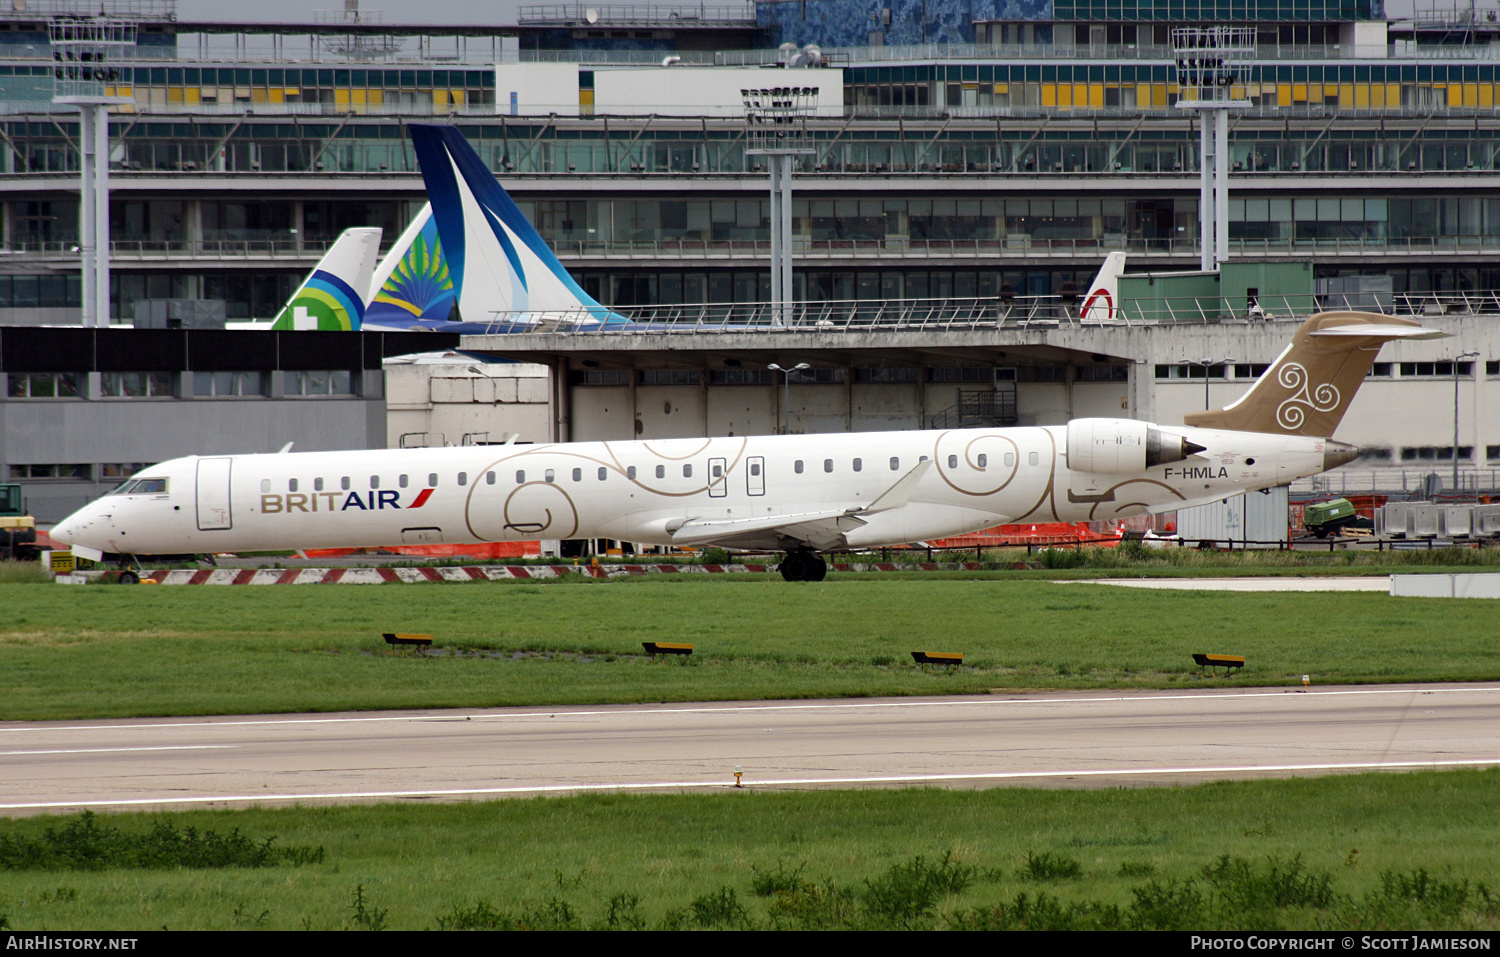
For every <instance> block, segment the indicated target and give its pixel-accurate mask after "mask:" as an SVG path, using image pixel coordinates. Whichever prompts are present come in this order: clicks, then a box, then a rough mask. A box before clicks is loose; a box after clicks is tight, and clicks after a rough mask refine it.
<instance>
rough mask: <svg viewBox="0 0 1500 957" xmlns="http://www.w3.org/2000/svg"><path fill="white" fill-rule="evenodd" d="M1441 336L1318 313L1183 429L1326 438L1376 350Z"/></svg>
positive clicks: (1359, 315) (1390, 321) (1389, 322)
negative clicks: (1250, 377) (1254, 375)
mask: <svg viewBox="0 0 1500 957" xmlns="http://www.w3.org/2000/svg"><path fill="white" fill-rule="evenodd" d="M1446 335H1447V333H1443V332H1438V331H1436V330H1433V329H1427V328H1424V327H1423V326H1421V325H1419V324H1418V323H1415V322H1412V321H1411V320H1409V319H1400V318H1397V317H1395V316H1382V315H1377V314H1375V313H1369V312H1320V313H1318V314H1317V315H1315V316H1313V317H1312V318H1311V319H1309V320H1307V321H1306V322H1304V323H1303V324H1302V326H1301V328H1299V329H1298V330H1297V332H1296V334H1295V335H1294V336H1292V341H1291V344H1290V345H1288V346H1287V347H1286V348H1285V349H1284V350H1282V353H1281V355H1279V356H1277V357H1276V361H1275V362H1273V363H1271V365H1270V367H1269V368H1268V369H1266V371H1265V372H1264V373H1263V374H1262V375H1261V377H1260V378H1259V379H1256V380H1255V384H1254V385H1252V386H1251V387H1250V391H1248V392H1246V393H1245V394H1244V395H1242V396H1240V397H1239V398H1238V399H1236V400H1235V401H1234V402H1232V403H1230V404H1229V405H1227V406H1225V407H1224V408H1222V409H1216V410H1213V411H1211V412H1191V413H1189V414H1187V415H1185V416H1183V422H1184V423H1185V424H1187V425H1191V426H1198V427H1201V428H1206V429H1229V430H1233V431H1236V432H1270V433H1279V434H1284V435H1306V436H1318V437H1322V438H1328V437H1331V436H1332V435H1333V432H1334V430H1335V429H1337V428H1338V425H1339V422H1340V421H1341V420H1342V419H1343V418H1344V411H1345V410H1346V409H1348V408H1349V403H1350V402H1351V401H1352V400H1353V399H1354V394H1355V393H1356V392H1358V391H1359V387H1360V385H1361V384H1362V383H1363V382H1364V380H1365V376H1367V375H1369V373H1370V366H1371V364H1372V363H1374V361H1375V356H1376V355H1377V354H1379V352H1380V347H1381V346H1382V345H1384V344H1385V343H1387V342H1390V341H1391V340H1393V339H1438V338H1443V337H1445V336H1446Z"/></svg>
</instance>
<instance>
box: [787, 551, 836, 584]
mask: <svg viewBox="0 0 1500 957" xmlns="http://www.w3.org/2000/svg"><path fill="white" fill-rule="evenodd" d="M780 570H781V577H782V578H785V579H786V580H787V581H789V582H820V581H822V580H823V578H824V577H825V576H826V575H827V574H828V563H827V562H826V561H824V560H823V556H822V555H819V554H818V553H817V552H814V551H809V550H808V549H805V548H799V549H796V550H794V551H790V552H787V553H786V557H785V558H783V559H782V560H781V566H780Z"/></svg>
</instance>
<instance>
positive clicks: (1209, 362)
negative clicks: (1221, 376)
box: [1187, 358, 1234, 412]
mask: <svg viewBox="0 0 1500 957" xmlns="http://www.w3.org/2000/svg"><path fill="white" fill-rule="evenodd" d="M1187 361H1188V362H1190V363H1191V364H1193V365H1195V366H1202V367H1203V411H1205V412H1207V411H1208V370H1209V369H1211V368H1213V367H1214V366H1224V367H1225V369H1226V375H1225V377H1226V378H1227V377H1228V375H1227V370H1228V367H1229V364H1230V363H1231V362H1233V361H1234V359H1233V358H1229V359H1189V360H1187Z"/></svg>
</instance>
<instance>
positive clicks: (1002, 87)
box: [995, 83, 1010, 95]
mask: <svg viewBox="0 0 1500 957" xmlns="http://www.w3.org/2000/svg"><path fill="white" fill-rule="evenodd" d="M995 92H996V93H997V94H1000V95H1006V94H1008V93H1010V84H1009V83H996V84H995Z"/></svg>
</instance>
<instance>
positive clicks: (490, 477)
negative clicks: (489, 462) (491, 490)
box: [484, 472, 495, 485]
mask: <svg viewBox="0 0 1500 957" xmlns="http://www.w3.org/2000/svg"><path fill="white" fill-rule="evenodd" d="M484 484H486V485H494V484H495V473H494V472H486V473H484Z"/></svg>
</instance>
